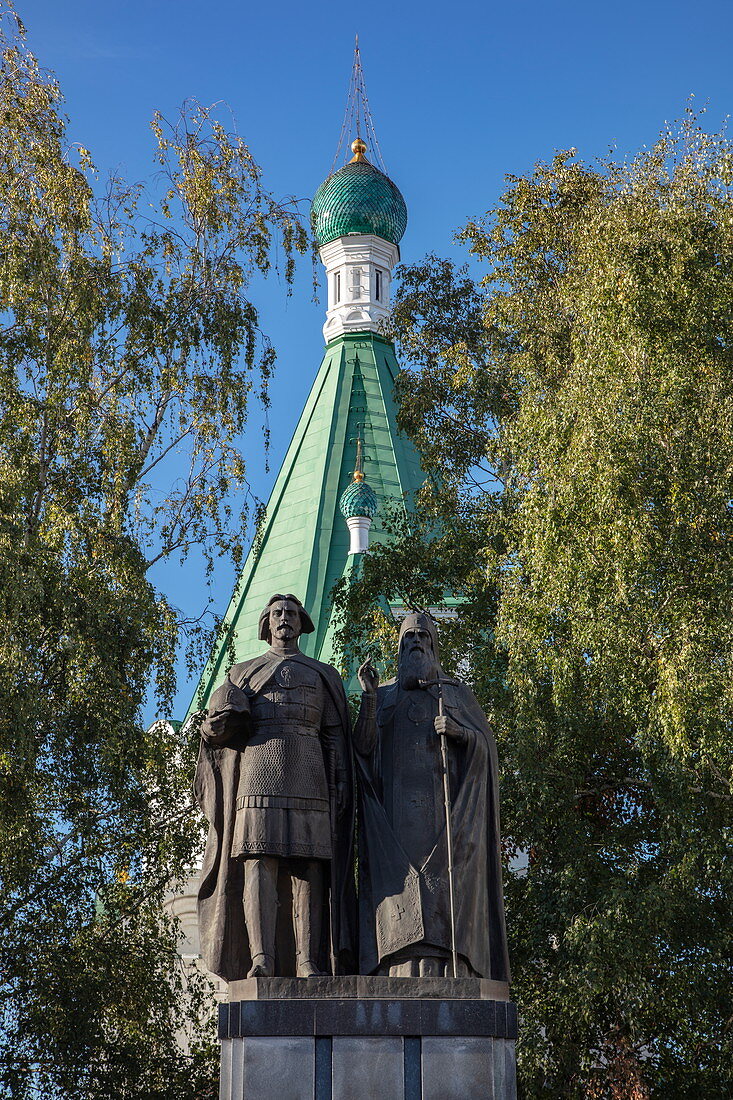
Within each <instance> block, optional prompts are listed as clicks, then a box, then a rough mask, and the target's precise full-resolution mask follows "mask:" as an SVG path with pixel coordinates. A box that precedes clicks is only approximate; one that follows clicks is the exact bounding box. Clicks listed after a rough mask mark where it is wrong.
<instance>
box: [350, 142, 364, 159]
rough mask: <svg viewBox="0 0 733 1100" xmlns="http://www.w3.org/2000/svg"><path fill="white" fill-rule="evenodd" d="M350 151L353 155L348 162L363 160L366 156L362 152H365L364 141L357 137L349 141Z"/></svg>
mask: <svg viewBox="0 0 733 1100" xmlns="http://www.w3.org/2000/svg"><path fill="white" fill-rule="evenodd" d="M351 152H352V153H353V154H354V155H353V157H352V158H351V160H350V161H349V164H358V163H359V162H360V161H365V160H366V157H365V156H364V154H365V153H366V143H365V142H363V141H362V140H361V138H359V137H358V138H357V139H356V141H352V143H351Z"/></svg>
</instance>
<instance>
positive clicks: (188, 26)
mask: <svg viewBox="0 0 733 1100" xmlns="http://www.w3.org/2000/svg"><path fill="white" fill-rule="evenodd" d="M17 7H18V12H19V14H20V15H21V18H23V20H24V21H25V23H26V26H27V30H28V37H29V44H30V47H31V49H32V50H33V52H34V53H35V54H36V55H37V57H38V58H39V60H40V61H41V63H42V64H43V65H44V66H46V67H48V68H50V69H53V70H54V71H55V72H56V74H57V75H58V77H59V80H60V83H61V87H62V89H63V91H64V94H65V96H66V101H67V112H68V114H69V116H70V119H71V136H72V138H73V139H75V140H77V141H79V142H81V143H82V144H84V145H85V146H86V147H87V148H89V149H90V150H91V152H92V155H93V158H94V160H95V163H96V165H97V167H98V168H99V169H100V172H101V174H102V175H105V174H107V173H108V172H110V171H116V172H119V173H121V174H122V175H124V176H125V177H126V178H127V179H130V180H139V179H143V178H145V177H147V176H149V175H150V174H151V172H152V171H153V162H152V152H153V140H152V135H151V133H150V129H149V121H150V118H151V116H152V113H153V111H154V110H155V109H159V110H161V111H162V112H163V114H164V115H166V116H168V117H170V118H173V117H174V116H175V114H176V112H177V110H178V108H179V107H180V105H181V103H182V102H183V100H184V99H186V98H187V97H195V98H197V99H199V100H200V101H201V102H203V103H205V104H207V105H208V104H211V103H214V102H219V101H222V102H223V103H224V104H227V105H228V107H229V108H230V109H231V111H232V112H233V114H234V116H235V118H236V120H237V125H238V129H239V131H240V133H241V134H242V136H243V137H244V138H245V140H246V141H247V142H248V144H249V146H250V148H251V150H252V152H253V154H254V156H255V158H256V159H257V161H258V162H259V164H260V165H261V166H262V168H263V170H264V173H265V182H266V184H267V185H268V186H269V188H270V190H272V191H273V192H274V193H275V194H276V195H278V196H280V197H284V196H287V195H293V196H295V197H297V198H299V199H302V200H303V209H304V210H305V209H306V202H307V200H309V199H310V197H312V195H313V193H314V192H315V190H316V188H317V187H318V185H319V183H320V182H321V181H322V179H323V178H324V177H325V176H326V175H327V174H328V171H329V170H330V167H331V163H332V160H333V156H334V152H335V147H336V143H337V141H338V137H339V132H340V128H341V121H342V117H343V111H344V106H345V98H346V90H347V86H348V79H349V73H350V68H351V62H352V54H353V41H354V34H355V33H356V32H358V33H359V38H360V45H361V51H362V62H363V65H364V71H365V74H366V81H367V88H368V92H369V100H370V105H371V109H372V115H373V118H374V122H375V126H376V131H377V135H378V137H379V142H380V146H381V150H382V154H383V157H384V160H385V163H386V166H387V170H388V172H389V174H390V175H391V176H392V178H393V179H394V180H395V182H396V183H397V184H398V186H399V187H400V189H401V191H402V193H403V194H404V196H405V200H406V202H407V207H408V212H409V218H410V220H409V224H408V228H407V232H406V234H405V238H404V240H403V242H402V258H403V260H404V261H406V262H411V261H416V260H418V259H420V258H421V257H422V256H423V255H424V254H425V253H426V252H429V251H435V252H437V253H439V254H443V255H453V256H454V257H456V258H460V257H461V255H462V252H461V249H460V248H459V247H458V246H457V245H455V244H454V242H453V234H454V233H455V231H456V230H457V229H458V228H459V227H460V226H461V225H462V224H463V223H464V222H465V221H466V220H467V219H468V218H469V217H475V216H478V215H480V214H481V213H483V212H484V211H485V210H487V209H488V208H489V207H491V206H492V205H494V204H495V203H496V201H497V199H498V198H499V196H500V194H501V192H502V189H503V181H504V177H505V176H506V175H507V174H521V173H524V172H527V171H528V170H529V169H530V168H531V166H532V164H533V163H534V162H535V161H537V160H545V159H548V158H549V157H551V156H552V154H553V152H554V151H555V150H556V149H563V148H568V147H571V146H572V147H575V148H577V149H578V151H579V153H580V155H581V156H582V157H584V158H587V159H593V158H595V157H598V156H603V155H604V154H606V153H607V152H608V150H609V148H611V147H613V148H615V149H616V151H617V153H618V154H619V155H622V154H624V153H626V152H633V151H635V150H636V149H638V148H639V147H640V146H642V145H648V144H650V143H652V142H653V141H654V139H655V137H656V135H657V134H658V132H659V130H660V129H661V128H662V126H663V125H664V123H665V121H671V120H673V119H675V118H678V117H679V116H681V115H682V113H683V112H684V109H685V106H686V105H687V102H688V99H689V97H690V96H691V95H693V96H694V97H695V98H694V103H695V104H696V105H697V106H698V107H702V106H707V111H708V114H707V125H708V127H709V128H710V129H718V128H719V127H720V126H721V125H722V123H723V122H724V120H725V119H726V117H727V115H728V113H729V112H730V111H731V107H732V105H733V64H732V63H731V52H730V44H731V40H732V38H733V2H731V0H699V2H698V3H697V4H696V5H695V6H694V7H693V5H691V4H690V3H689V2H687V3H681V2H679V0H668V2H667V3H659V2H656V0H654V2H645V0H637V3H629V2H628V0H619V2H617V3H614V4H607V3H593V2H592V0H590V2H586V3H579V2H575V0H573V2H556V3H554V4H551V3H538V2H537V0H529V2H526V3H511V2H509V3H503V4H495V5H490V4H486V3H473V2H465V0H454V2H453V3H451V4H437V3H433V2H431V0H424V2H423V3H416V2H413V0H408V2H403V3H400V2H399V0H393V2H392V3H385V2H383V0H372V2H371V3H367V4H362V5H347V4H341V5H325V4H311V5H306V4H302V3H299V4H296V3H293V2H291V0H280V2H279V3H277V4H274V3H270V4H264V3H261V2H258V3H252V2H247V0H242V2H239V3H235V2H232V0H208V3H201V2H198V3H193V2H192V0H176V2H175V3H174V2H172V0H148V2H147V3H142V2H140V0H124V2H122V0H116V2H114V0H113V2H107V3H104V2H100V0H94V2H91V0H64V2H63V3H55V2H53V0H17ZM222 110H226V108H224V107H223V108H222ZM253 296H254V299H255V301H256V304H257V305H258V306H259V308H260V310H261V315H262V320H263V325H264V327H265V329H266V330H267V331H268V333H269V334H270V336H271V337H272V339H273V341H274V343H275V345H276V347H277V350H278V355H279V365H278V373H277V377H276V380H275V382H274V384H273V387H272V399H273V407H272V410H271V414H270V423H271V427H272V429H273V442H272V457H271V465H272V466H274V469H273V470H272V471H271V473H270V474H269V475H268V474H266V473H265V470H264V461H263V454H262V436H261V433H260V432H259V431H256V430H255V425H256V424H257V415H256V414H255V416H253V418H252V431H251V433H250V436H249V437H248V438H247V439H245V440H243V444H242V446H243V451H244V453H245V455H246V457H247V459H248V462H249V470H250V475H251V480H252V484H253V487H254V489H255V491H256V492H258V493H259V494H260V495H265V496H266V494H267V491H268V489H269V486H270V484H271V482H272V480H273V479H274V475H275V472H276V469H277V466H278V464H279V461H280V459H281V458H282V456H283V454H284V451H285V448H286V446H287V443H288V441H289V439H290V435H291V433H292V430H293V428H294V426H295V423H296V421H297V417H298V414H299V412H300V409H301V407H302V405H303V403H304V401H305V398H306V396H307V391H308V388H309V386H310V383H311V381H312V379H313V377H314V375H315V372H316V370H317V368H318V365H319V362H320V358H321V354H322V348H323V341H322V335H321V325H322V323H323V310H324V306H323V297H321V301H320V303H314V302H313V300H312V288H311V283H310V270H309V268H308V265H307V264H303V265H302V267H301V274H300V279H299V282H298V285H297V286H296V289H295V293H294V295H293V296H292V297H291V298H290V299H287V300H286V298H285V294H284V291H283V288H282V286H279V285H278V284H277V282H276V281H275V280H272V281H270V282H268V283H266V284H264V285H261V286H260V285H258V286H256V287H255V288H254V289H253ZM155 580H156V583H158V584H159V585H160V586H161V587H162V588H164V590H165V591H166V592H167V593H168V594H169V595H170V596H171V597H172V598H173V600H174V601H175V602H178V603H180V604H181V605H183V606H186V607H187V608H188V610H191V611H193V610H194V609H195V605H196V599H197V584H196V575H195V565H193V564H192V567H191V568H190V569H189V570H186V571H185V572H184V573H181V571H180V570H179V569H178V568H177V567H172V568H169V569H167V570H166V569H162V570H160V571H159V572H158V573H157V574H156V577H155ZM232 582H233V577H232V574H231V572H230V571H228V570H227V569H226V568H222V570H221V573H220V575H219V576H218V577H217V578H216V594H217V597H218V602H219V604H220V607H221V608H222V609H223V608H224V607H225V606H226V604H227V602H228V599H229V595H230V591H231V586H232ZM191 690H192V688H191V686H190V685H188V686H186V685H183V686H182V689H181V695H180V698H181V703H182V706H183V709H185V705H186V703H187V702H188V699H189V698H190V694H191Z"/></svg>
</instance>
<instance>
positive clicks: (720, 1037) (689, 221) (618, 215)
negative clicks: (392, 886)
mask: <svg viewBox="0 0 733 1100" xmlns="http://www.w3.org/2000/svg"><path fill="white" fill-rule="evenodd" d="M732 156H733V153H732V150H731V145H730V143H729V141H728V140H727V139H726V138H725V136H720V135H709V134H706V133H704V131H703V130H702V129H701V128H700V126H699V122H698V120H697V119H696V118H695V117H694V116H693V115H691V114H689V113H688V115H687V116H686V117H685V119H684V120H683V122H682V123H680V124H679V126H678V127H676V128H672V129H670V130H669V131H668V132H666V133H665V134H663V135H662V137H661V138H660V140H659V141H658V142H657V143H656V144H655V145H654V146H653V147H652V148H651V149H650V150H647V151H644V152H642V153H640V154H638V155H637V156H636V157H630V158H627V159H626V160H625V161H621V162H618V163H616V162H613V161H609V162H607V163H603V164H600V165H595V166H591V165H585V164H583V163H581V161H580V160H579V158H578V156H577V154H576V153H575V152H574V151H570V152H568V153H565V154H561V155H559V156H557V157H556V158H555V159H554V160H553V161H552V162H551V163H549V164H540V165H538V166H537V167H536V169H535V171H534V172H533V173H532V174H531V175H529V176H528V177H526V178H523V179H510V180H509V181H508V189H507V191H506V194H505V195H504V196H503V199H502V202H501V204H500V205H499V207H498V208H497V209H495V210H492V211H490V212H489V213H488V214H487V215H486V216H485V217H484V218H483V219H481V220H477V221H475V222H471V223H469V225H467V226H466V228H465V229H464V230H463V231H462V233H461V234H460V237H461V239H462V240H463V241H464V242H465V243H466V244H467V245H468V247H469V249H470V251H471V253H472V254H473V256H474V258H475V261H476V262H477V263H479V264H481V265H482V269H483V272H484V275H483V278H482V280H481V282H480V283H479V284H478V285H476V284H474V283H472V282H471V280H470V279H469V278H468V277H467V275H466V273H465V272H463V271H457V270H456V269H455V268H454V267H453V266H452V265H450V264H449V263H447V262H444V261H440V260H438V259H436V258H434V257H428V259H427V260H426V261H425V262H424V263H423V264H422V265H418V266H416V267H413V268H410V269H407V270H406V271H404V272H403V285H402V289H401V291H400V293H399V295H398V299H397V303H396V310H395V320H394V325H395V335H396V337H397V339H398V342H399V345H400V347H399V350H400V354H401V357H402V361H403V363H405V365H406V368H407V369H406V370H405V372H404V374H403V376H402V378H401V380H400V383H399V385H400V395H401V401H402V414H401V415H402V423H403V425H404V427H405V428H406V429H407V430H408V431H409V432H410V433H411V434H412V436H413V437H414V439H415V440H416V442H417V443H418V445H419V447H420V449H421V451H422V454H423V456H424V460H425V462H426V463H427V464H428V468H429V469H430V470H431V471H432V472H433V473H434V474H435V475H436V478H435V483H434V485H433V487H432V489H431V490H430V492H425V493H424V494H423V499H422V501H421V509H420V513H419V515H418V517H417V518H416V520H415V521H414V522H413V523H412V524H411V526H410V528H409V531H407V532H405V533H403V535H402V538H401V540H400V541H399V542H398V544H397V545H391V546H389V547H385V548H382V547H379V548H375V549H374V550H373V552H372V553H371V554H370V555H369V558H368V560H367V562H366V563H365V568H364V575H363V578H362V580H361V581H359V582H358V583H357V584H356V585H354V586H353V588H352V590H351V592H350V593H349V595H348V601H349V602H348V608H349V620H350V622H351V624H352V638H353V640H352V644H353V645H354V646H355V647H356V648H358V646H359V640H358V630H359V629H361V630H367V637H368V629H369V618H368V615H369V613H370V609H373V608H374V605H375V603H376V602H377V600H379V599H383V598H384V596H387V597H388V598H392V599H395V598H398V599H400V600H401V601H402V602H404V603H405V604H407V605H409V604H410V603H414V604H417V605H419V606H424V607H425V606H427V607H430V606H433V607H434V606H440V604H441V596H442V594H443V593H445V592H448V593H454V594H456V595H457V596H459V597H460V598H461V599H462V601H463V602H462V606H461V608H460V611H459V618H458V620H452V621H451V620H448V621H447V622H446V623H445V624H443V623H441V639H442V641H443V642H444V646H445V648H446V651H447V664H448V665H449V667H453V668H460V669H462V670H463V671H464V673H465V674H466V675H468V677H469V678H470V679H471V680H472V681H473V684H474V687H475V689H476V692H477V694H478V696H479V698H480V699H481V701H482V703H483V705H484V706H485V708H486V710H487V713H489V714H490V716H491V718H492V721H493V723H494V725H495V728H496V733H497V740H498V742H499V757H500V761H501V764H502V784H501V793H502V823H503V824H502V827H503V834H504V838H505V846H506V854H507V866H506V875H505V891H506V898H507V910H508V918H507V920H508V929H509V935H510V954H511V959H512V969H513V973H514V983H515V984H514V994H515V996H516V999H517V1001H518V1003H519V1008H520V1014H521V1018H522V1039H521V1040H520V1047H519V1053H520V1072H521V1079H522V1087H523V1090H524V1094H525V1095H526V1096H557V1097H563V1098H567V1097H589V1096H592V1097H604V1098H615V1097H628V1096H634V1097H640V1098H641V1097H651V1096H654V1097H657V1096H658V1097H665V1100H666V1098H667V1097H672V1096H675V1097H676V1096H680V1097H682V1096H692V1095H694V1096H698V1095H700V1096H710V1097H713V1096H719V1095H723V1094H727V1093H728V1092H729V1091H731V1088H732V1087H733V1080H732V1079H731V1065H733V1057H732V1055H733V1050H732V1049H731V1036H730V1020H731V1018H732V1017H733V980H732V978H731V972H730V965H729V960H730V958H731V957H733V920H732V919H731V907H730V897H731V893H732V889H733V880H732V879H731V870H730V868H731V867H732V866H733V863H732V862H731V851H730V844H731V837H732V836H733V752H732V749H731V745H732V744H733V742H732V740H731V729H732V728H733V693H732V690H731V684H733V645H732V642H733V612H732V610H731V609H732V608H733V557H732V556H731V551H732V548H733V528H732V527H731V520H732V518H733V513H732V511H731V507H730V501H731V499H733V333H732V332H731V327H730V318H731V317H732V316H733V266H732V265H731V249H732V248H733V236H732V235H731V227H732V226H733V191H732V190H731V163H732V159H731V158H732ZM421 368H422V369H421ZM347 633H348V632H347ZM362 646H364V643H362ZM519 855H521V857H522V858H521V859H518V858H517V857H518V856H519ZM726 960H727V962H726Z"/></svg>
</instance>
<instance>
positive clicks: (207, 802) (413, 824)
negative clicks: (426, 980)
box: [196, 594, 509, 982]
mask: <svg viewBox="0 0 733 1100" xmlns="http://www.w3.org/2000/svg"><path fill="white" fill-rule="evenodd" d="M313 629H314V627H313V623H312V622H311V619H310V617H309V616H308V613H307V612H306V610H305V608H304V607H303V606H302V604H301V603H300V601H299V600H298V599H296V597H295V596H292V595H290V594H288V595H281V594H278V595H275V596H273V597H272V598H271V599H270V601H269V603H268V605H267V607H266V608H265V609H264V611H263V612H262V615H261V616H260V622H259V637H260V639H261V640H262V641H265V642H267V643H268V644H269V649H267V651H266V652H264V653H263V654H261V655H260V656H259V657H256V658H254V659H253V660H250V661H245V662H243V663H241V664H237V665H234V666H233V668H232V669H231V670H230V672H229V676H228V677H227V679H226V680H225V681H224V683H223V684H222V685H221V686H220V687H219V688H217V690H216V691H215V692H214V694H213V695H212V697H211V701H210V705H209V710H208V713H207V717H206V718H205V720H204V722H203V725H202V743H201V753H200V756H199V762H198V768H197V773H196V796H197V799H198V802H199V805H200V806H201V809H202V810H203V812H204V813H205V815H206V817H207V819H208V821H209V836H208V840H207V845H206V851H205V855H204V863H203V869H202V874H201V880H200V888H199V928H200V935H201V946H202V954H203V958H204V962H205V963H206V965H207V966H208V968H209V969H210V970H211V971H213V973H215V974H218V975H220V976H221V977H223V978H224V979H225V980H227V981H230V982H231V981H236V980H239V979H241V978H245V977H268V976H272V975H289V976H292V975H295V976H298V977H304V978H307V977H311V976H314V975H318V974H353V973H360V974H383V975H391V976H400V977H405V976H416V977H419V976H427V977H429V976H447V977H467V976H479V977H485V978H492V979H494V980H497V981H504V982H505V981H508V979H509V964H508V957H507V948H506V931H505V924H504V907H503V899H502V890H501V868H500V848H499V803H498V792H497V771H498V769H497V758H496V747H495V743H494V738H493V735H492V733H491V729H490V727H489V725H488V723H487V721H486V718H485V716H484V714H483V712H482V710H481V708H480V707H479V705H478V703H477V701H476V699H475V697H474V695H473V693H472V692H471V691H470V689H469V688H468V687H467V686H466V685H465V684H462V683H459V682H458V681H456V680H454V679H449V678H448V677H446V676H445V675H444V673H443V670H442V668H441V665H440V659H439V652H438V638H437V633H436V630H435V626H434V624H433V621H432V619H430V617H429V616H426V615H422V614H411V615H408V616H407V617H406V618H405V619H404V620H403V622H402V627H401V630H400V638H399V654H398V675H397V677H396V678H395V679H394V680H392V681H390V682H388V683H386V684H384V685H380V684H379V678H378V675H377V672H376V670H375V669H374V668H373V667H372V666H371V665H370V664H369V662H367V663H365V664H364V665H362V666H361V668H360V669H359V681H360V683H361V686H362V700H361V708H360V712H359V716H358V719H357V721H356V724H355V727H354V729H353V732H352V730H351V723H350V720H349V712H348V707H347V702H346V696H345V693H344V687H343V683H342V681H341V678H340V676H339V674H338V672H337V671H336V669H335V668H333V667H332V666H331V665H328V664H324V663H323V662H321V661H316V660H314V659H313V658H310V657H306V656H305V655H304V654H303V653H301V652H300V648H299V645H298V639H299V637H300V635H301V634H303V633H310V632H311V631H312V630H313ZM357 814H358V821H359V827H358V861H357V863H358V880H359V881H358V902H357V894H356V889H355V882H354V864H355V852H354V837H355V818H356V816H357Z"/></svg>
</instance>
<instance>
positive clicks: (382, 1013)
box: [315, 1000, 420, 1035]
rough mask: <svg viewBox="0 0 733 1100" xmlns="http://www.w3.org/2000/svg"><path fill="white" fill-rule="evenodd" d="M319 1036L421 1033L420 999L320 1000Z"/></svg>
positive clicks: (316, 1012)
mask: <svg viewBox="0 0 733 1100" xmlns="http://www.w3.org/2000/svg"><path fill="white" fill-rule="evenodd" d="M315 1014H316V1034H317V1035H419V1033H420V1002H419V1001H385V1000H381V1001H377V1000H363V1001H316V1002H315Z"/></svg>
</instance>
